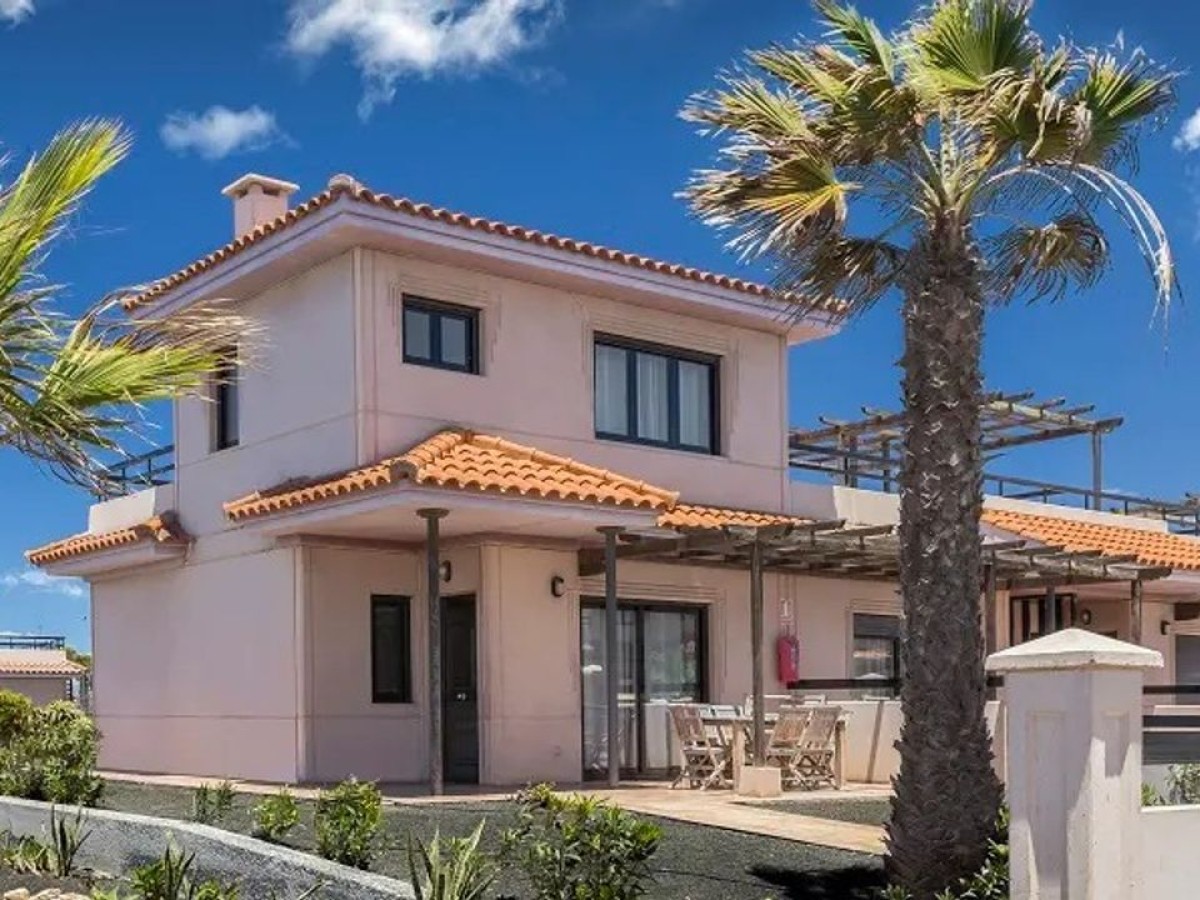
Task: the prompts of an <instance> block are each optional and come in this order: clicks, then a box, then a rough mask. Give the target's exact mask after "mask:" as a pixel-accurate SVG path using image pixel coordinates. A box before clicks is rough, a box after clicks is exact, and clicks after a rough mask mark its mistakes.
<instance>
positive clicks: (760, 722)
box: [750, 529, 766, 766]
mask: <svg viewBox="0 0 1200 900" xmlns="http://www.w3.org/2000/svg"><path fill="white" fill-rule="evenodd" d="M750 645H751V648H752V649H751V651H750V658H751V665H752V666H753V667H754V671H753V673H752V678H753V681H752V692H753V694H754V765H755V766H763V765H766V710H764V709H763V706H764V705H765V704H766V699H765V696H764V691H763V646H762V645H763V563H762V544H761V543H760V542H759V540H758V530H757V529H755V531H754V542H753V543H752V544H751V545H750Z"/></svg>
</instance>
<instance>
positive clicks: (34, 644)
mask: <svg viewBox="0 0 1200 900" xmlns="http://www.w3.org/2000/svg"><path fill="white" fill-rule="evenodd" d="M66 646H67V639H66V638H64V637H61V636H59V635H50V634H5V635H0V650H62V649H63V648H64V647H66Z"/></svg>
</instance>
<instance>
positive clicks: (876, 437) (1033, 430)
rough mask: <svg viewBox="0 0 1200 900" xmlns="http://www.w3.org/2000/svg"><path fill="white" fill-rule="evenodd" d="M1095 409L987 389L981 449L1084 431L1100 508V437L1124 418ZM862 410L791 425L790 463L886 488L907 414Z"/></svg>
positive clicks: (896, 469)
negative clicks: (1099, 414) (1098, 414)
mask: <svg viewBox="0 0 1200 900" xmlns="http://www.w3.org/2000/svg"><path fill="white" fill-rule="evenodd" d="M1094 410H1095V407H1094V406H1092V405H1087V406H1071V405H1068V403H1067V400H1066V398H1064V397H1055V398H1052V399H1049V400H1037V399H1034V395H1033V394H1032V393H1031V392H1022V393H1000V392H994V393H990V394H987V395H985V396H984V399H983V402H982V404H981V405H980V407H979V427H980V432H981V435H982V448H983V452H984V453H985V454H991V453H998V452H1000V451H1003V450H1007V449H1011V448H1013V447H1020V446H1025V445H1028V444H1038V443H1042V442H1044V441H1053V440H1059V439H1061V438H1066V437H1073V436H1079V435H1087V436H1088V437H1089V438H1090V439H1091V445H1092V486H1091V494H1092V502H1093V508H1094V509H1099V508H1100V504H1101V500H1102V495H1103V493H1104V446H1103V438H1104V435H1106V434H1108V433H1109V432H1111V431H1114V430H1115V429H1117V428H1119V427H1120V426H1121V424H1122V422H1123V421H1124V420H1123V419H1121V418H1119V417H1107V418H1092V417H1091V413H1092V412H1093V411H1094ZM862 412H863V417H862V418H861V419H857V420H854V421H842V420H838V419H831V418H828V417H825V416H822V417H821V427H819V428H812V429H798V428H797V429H792V430H791V431H790V432H789V434H788V459H789V463H790V464H791V466H792V468H795V469H804V470H808V471H813V472H825V473H828V474H831V475H834V476H836V477H838V478H839V479H840V480H841V481H842V483H843V484H845V485H847V486H849V487H857V486H858V480H859V478H867V479H871V480H874V481H879V482H882V483H883V485H884V490H885V491H888V490H890V489H891V485H892V484H893V483H895V482H896V481H897V479H898V478H899V474H900V452H899V451H900V443H901V438H902V436H903V432H904V424H905V420H906V414H905V413H904V412H895V411H889V410H880V409H873V408H871V407H863V409H862ZM1043 493H1044V489H1043V488H1041V487H1038V488H1031V490H1030V493H1029V496H1031V497H1032V496H1040V495H1041V494H1043ZM1008 496H1012V497H1020V496H1021V495H1020V494H1009V495H1008Z"/></svg>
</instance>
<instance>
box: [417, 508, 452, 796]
mask: <svg viewBox="0 0 1200 900" xmlns="http://www.w3.org/2000/svg"><path fill="white" fill-rule="evenodd" d="M417 515H418V516H420V517H421V518H422V519H424V520H425V591H426V593H427V595H428V600H429V612H428V619H429V649H428V653H429V793H431V794H432V795H433V796H435V797H439V796H441V794H442V784H443V782H442V754H443V752H444V750H443V740H442V556H441V546H440V543H441V520H442V519H444V518H445V517H446V516H447V515H449V510H445V509H418V510H417Z"/></svg>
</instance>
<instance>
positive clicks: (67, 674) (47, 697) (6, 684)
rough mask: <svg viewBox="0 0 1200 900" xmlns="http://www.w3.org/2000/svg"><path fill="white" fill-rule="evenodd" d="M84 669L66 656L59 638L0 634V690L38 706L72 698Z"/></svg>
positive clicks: (62, 642) (76, 697) (79, 684)
mask: <svg viewBox="0 0 1200 900" xmlns="http://www.w3.org/2000/svg"><path fill="white" fill-rule="evenodd" d="M86 674H87V670H86V669H85V668H84V667H83V666H81V665H79V664H78V663H76V662H72V661H71V660H69V659H67V651H66V644H65V642H64V641H63V639H62V638H60V637H43V636H19V637H0V690H4V691H16V692H17V693H18V694H24V695H25V696H26V697H28V698H29V699H30V700H32V701H33V702H34V703H35V704H37V705H38V706H43V705H45V704H47V703H53V702H54V701H55V700H75V699H81V698H80V697H79V695H80V693H81V691H80V686H81V685H82V683H83V680H84V677H85V676H86Z"/></svg>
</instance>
